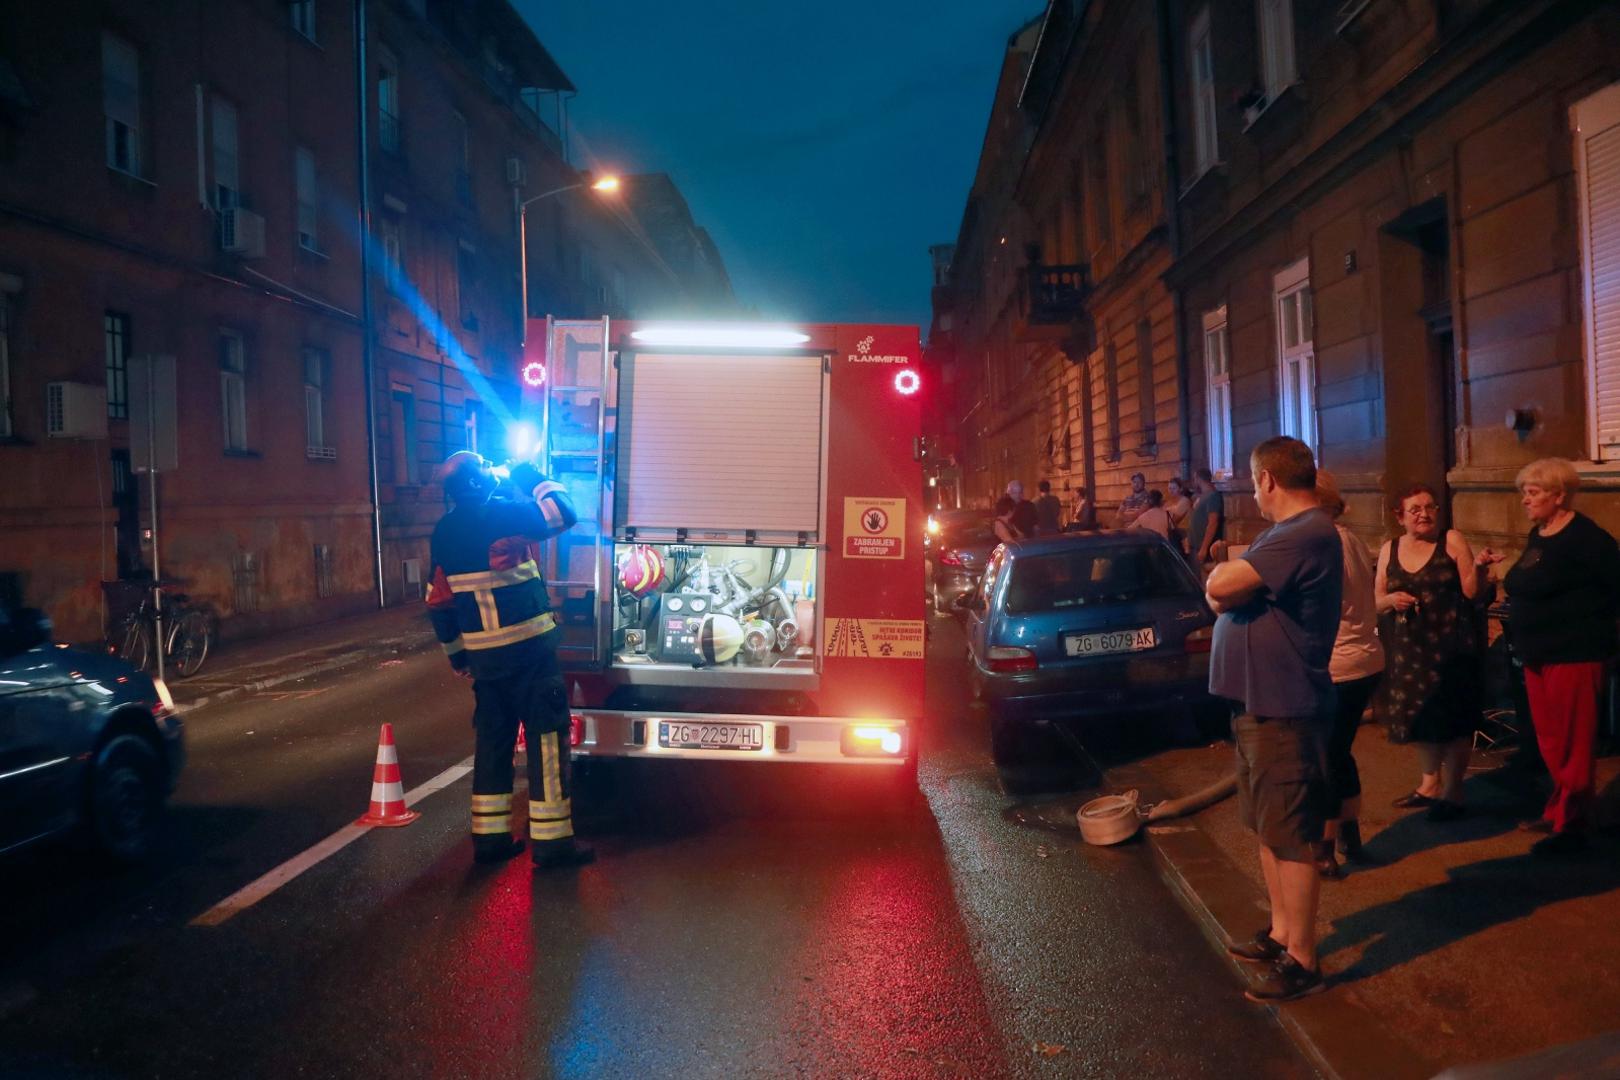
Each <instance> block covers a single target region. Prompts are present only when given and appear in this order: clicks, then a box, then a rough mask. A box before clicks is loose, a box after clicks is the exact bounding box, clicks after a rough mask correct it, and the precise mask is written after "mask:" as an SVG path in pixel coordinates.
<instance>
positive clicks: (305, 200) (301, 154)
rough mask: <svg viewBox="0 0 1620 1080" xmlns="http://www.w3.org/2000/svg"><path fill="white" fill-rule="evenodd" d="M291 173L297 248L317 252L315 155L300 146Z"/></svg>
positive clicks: (318, 238)
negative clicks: (295, 190) (296, 224)
mask: <svg viewBox="0 0 1620 1080" xmlns="http://www.w3.org/2000/svg"><path fill="white" fill-rule="evenodd" d="M293 172H294V174H295V185H296V187H297V189H298V246H299V247H301V248H305V249H306V250H309V251H319V250H320V249H321V245H320V232H319V229H320V217H321V213H320V202H319V199H318V197H317V195H316V192H317V190H318V185H317V184H316V175H315V155H314V154H312V153H310V152H309V150H307V149H306V148H304V147H302V146H300V147H299V148H298V152H297V155H296V161H295V164H294V169H293Z"/></svg>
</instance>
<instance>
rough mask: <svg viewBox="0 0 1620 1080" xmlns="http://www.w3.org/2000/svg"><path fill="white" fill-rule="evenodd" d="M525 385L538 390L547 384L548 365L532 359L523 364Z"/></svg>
mask: <svg viewBox="0 0 1620 1080" xmlns="http://www.w3.org/2000/svg"><path fill="white" fill-rule="evenodd" d="M523 385H525V386H529V387H532V388H534V389H536V390H538V389H540V388H541V387H542V386H544V385H546V365H544V364H542V363H541V362H540V361H538V360H530V361H529V362H528V363H527V364H524V365H523Z"/></svg>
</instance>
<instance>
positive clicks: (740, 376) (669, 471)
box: [615, 352, 826, 543]
mask: <svg viewBox="0 0 1620 1080" xmlns="http://www.w3.org/2000/svg"><path fill="white" fill-rule="evenodd" d="M619 403H620V429H619V439H620V447H619V461H620V466H619V487H618V495H617V498H616V500H615V502H616V513H615V521H616V524H617V529H618V531H619V532H620V533H621V535H622V534H623V532H624V530H625V529H634V530H636V534H637V535H638V536H645V537H648V538H658V537H662V536H666V535H670V534H673V532H674V531H675V530H677V529H685V530H687V533H688V536H689V538H690V539H692V540H693V541H699V540H708V541H715V540H737V541H740V540H742V539H743V538H744V536H745V535H746V533H747V532H749V531H752V532H754V533H755V534H756V538H757V539H758V540H759V541H760V542H762V543H771V542H776V543H793V542H795V541H796V540H797V538H798V536H799V534H801V533H803V534H805V535H806V536H807V537H808V538H809V539H812V540H813V539H816V538H818V536H819V533H820V523H821V507H822V501H823V498H822V490H821V473H822V469H821V440H822V429H823V426H824V425H823V416H824V413H825V410H826V375H825V373H824V371H823V360H822V358H821V357H820V356H769V355H750V356H704V355H689V354H662V353H646V352H642V353H634V354H628V355H626V357H625V360H624V363H623V364H622V367H621V371H620V384H619Z"/></svg>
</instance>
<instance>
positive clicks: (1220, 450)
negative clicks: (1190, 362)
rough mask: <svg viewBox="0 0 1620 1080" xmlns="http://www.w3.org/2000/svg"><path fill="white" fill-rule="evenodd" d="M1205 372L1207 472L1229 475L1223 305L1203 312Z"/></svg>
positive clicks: (1228, 372) (1228, 363)
mask: <svg viewBox="0 0 1620 1080" xmlns="http://www.w3.org/2000/svg"><path fill="white" fill-rule="evenodd" d="M1204 374H1205V376H1206V383H1207V385H1208V387H1209V403H1208V404H1209V421H1208V422H1209V471H1210V472H1212V473H1214V474H1215V475H1216V476H1231V475H1232V354H1231V349H1230V348H1229V346H1228V345H1227V337H1226V305H1225V304H1222V305H1221V306H1220V307H1218V308H1216V309H1215V310H1214V311H1206V312H1204Z"/></svg>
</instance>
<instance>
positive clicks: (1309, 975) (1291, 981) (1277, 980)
mask: <svg viewBox="0 0 1620 1080" xmlns="http://www.w3.org/2000/svg"><path fill="white" fill-rule="evenodd" d="M1326 989H1327V983H1325V982H1323V981H1322V973H1321V971H1312V970H1310V969H1309V968H1307V967H1305V966H1303V965H1302V964H1300V962H1299V961H1298V960H1295V959H1294V958H1293V957H1292V956H1287V955H1285V956H1283V958H1282V959H1281V960H1279V961H1277V963H1276V964H1274V965H1272V967H1271V968H1270V969H1268V970H1267V971H1266V972H1265V973H1264V974H1262V975H1261V976H1260V978H1259V980H1258V981H1257V982H1256V983H1255V984H1254V985H1253V986H1251V987H1249V989H1247V990H1245V991H1244V992H1243V996H1244V997H1246V998H1248V999H1249V1000H1250V1001H1258V1002H1260V1003H1261V1004H1264V1005H1273V1004H1276V1003H1277V1002H1279V1001H1297V1000H1298V999H1300V998H1302V997H1309V996H1310V995H1312V994H1316V993H1320V992H1321V991H1323V990H1326Z"/></svg>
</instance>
